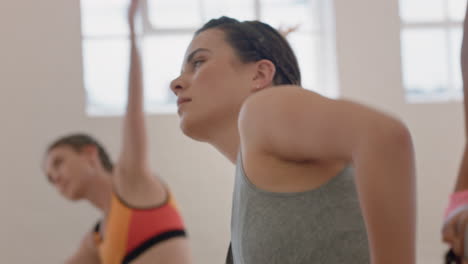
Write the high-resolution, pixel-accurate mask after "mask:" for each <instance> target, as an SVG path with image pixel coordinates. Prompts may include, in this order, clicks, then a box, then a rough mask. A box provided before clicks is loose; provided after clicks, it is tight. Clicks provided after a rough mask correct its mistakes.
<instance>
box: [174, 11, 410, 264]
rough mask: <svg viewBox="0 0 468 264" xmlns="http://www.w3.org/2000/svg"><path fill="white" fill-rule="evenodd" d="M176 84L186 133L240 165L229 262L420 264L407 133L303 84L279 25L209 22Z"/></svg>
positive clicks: (384, 117) (393, 121)
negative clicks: (303, 86) (319, 93)
mask: <svg viewBox="0 0 468 264" xmlns="http://www.w3.org/2000/svg"><path fill="white" fill-rule="evenodd" d="M171 89H172V91H173V92H174V93H175V94H176V95H177V97H178V101H177V103H178V114H179V116H180V127H181V129H182V131H183V132H184V133H185V134H186V135H187V136H189V137H191V138H193V139H195V140H198V141H204V142H208V143H209V144H211V145H213V146H214V147H215V148H216V149H218V150H219V151H220V152H221V153H222V154H223V155H224V156H225V157H226V158H227V159H229V160H230V161H231V162H232V163H234V164H236V174H235V188H234V196H233V208H232V222H231V248H230V251H229V255H228V259H227V262H228V263H236V264H238V263H242V264H263V263H268V264H270V263H281V264H283V263H288V264H289V263H347V264H352V263H356V264H357V263H359V264H362V263H370V262H372V263H374V264H384V263H388V264H395V263H398V264H413V263H415V172H414V156H413V147H412V141H411V136H410V133H409V132H408V130H407V128H406V127H405V126H404V125H403V124H402V123H401V122H400V121H398V120H396V119H395V118H393V117H390V116H389V115H387V114H384V113H382V112H379V111H377V110H374V109H371V108H369V107H366V106H363V105H360V104H357V103H354V102H350V101H346V100H332V99H329V98H325V97H323V96H320V95H318V94H316V93H314V92H311V91H308V90H306V89H303V88H302V87H301V74H300V71H299V67H298V63H297V60H296V57H295V55H294V53H293V51H292V49H291V47H290V46H289V44H288V43H287V41H286V40H285V39H284V37H283V36H281V34H280V33H278V31H276V30H275V29H273V28H272V27H270V26H268V25H267V24H264V23H261V22H258V21H246V22H239V21H237V20H235V19H231V18H227V17H221V18H219V19H214V20H211V21H209V22H208V23H207V24H205V25H204V26H203V27H202V28H201V29H200V30H198V31H197V32H196V34H195V36H194V38H193V40H192V42H191V43H190V45H189V47H188V49H187V52H186V55H185V59H184V64H183V66H182V71H181V74H180V76H179V77H177V78H176V79H175V80H174V81H173V82H172V83H171Z"/></svg>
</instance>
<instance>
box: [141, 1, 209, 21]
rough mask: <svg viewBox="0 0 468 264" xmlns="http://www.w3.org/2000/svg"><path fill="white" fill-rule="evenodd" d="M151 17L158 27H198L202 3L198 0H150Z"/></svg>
mask: <svg viewBox="0 0 468 264" xmlns="http://www.w3.org/2000/svg"><path fill="white" fill-rule="evenodd" d="M148 8H149V17H150V20H151V22H152V23H153V25H154V26H155V27H156V28H198V27H199V26H201V22H202V21H201V12H200V11H201V10H200V3H199V1H196V0H148Z"/></svg>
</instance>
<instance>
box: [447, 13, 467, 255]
mask: <svg viewBox="0 0 468 264" xmlns="http://www.w3.org/2000/svg"><path fill="white" fill-rule="evenodd" d="M461 70H462V79H463V94H464V114H465V150H464V154H463V157H462V161H461V165H460V169H459V172H458V178H457V182H456V185H455V192H456V193H459V194H460V193H461V192H466V191H468V145H467V142H466V139H468V8H467V9H466V14H465V21H464V23H463V40H462V49H461ZM460 206H462V207H465V206H466V207H467V208H468V203H467V204H466V205H460ZM467 208H465V209H467ZM453 209H455V207H454V208H453ZM457 211H458V213H451V214H450V213H449V214H448V216H449V217H450V218H449V219H445V221H444V226H443V229H442V236H443V240H444V241H445V242H446V243H448V244H449V245H450V247H451V248H452V249H453V250H454V252H455V254H456V255H458V256H464V255H467V254H468V252H464V248H465V245H464V244H465V243H464V241H465V230H466V226H467V225H468V210H462V211H459V210H457ZM464 263H468V262H464Z"/></svg>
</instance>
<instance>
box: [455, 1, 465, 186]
mask: <svg viewBox="0 0 468 264" xmlns="http://www.w3.org/2000/svg"><path fill="white" fill-rule="evenodd" d="M467 18H468V8H467V9H466V14H465V21H464V23H463V41H462V49H461V70H462V79H463V99H464V100H463V101H464V110H465V111H464V114H465V153H464V155H463V160H462V163H461V166H460V171H459V174H458V179H457V184H456V186H455V191H462V190H468V147H467V145H466V144H467V142H466V141H467V140H466V139H467V138H468V19H467Z"/></svg>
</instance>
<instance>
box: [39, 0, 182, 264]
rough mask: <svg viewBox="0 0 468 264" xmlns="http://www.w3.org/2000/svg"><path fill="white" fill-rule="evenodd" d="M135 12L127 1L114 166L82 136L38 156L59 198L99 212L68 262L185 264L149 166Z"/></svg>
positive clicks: (178, 232)
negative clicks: (124, 84)
mask: <svg viewBox="0 0 468 264" xmlns="http://www.w3.org/2000/svg"><path fill="white" fill-rule="evenodd" d="M137 8H138V0H132V3H131V6H130V8H129V25H130V39H131V56H130V59H131V66H130V76H129V87H128V103H127V110H126V114H125V120H124V127H123V142H122V143H123V145H122V149H121V152H120V156H119V159H118V161H117V163H116V164H115V166H114V165H113V164H112V162H111V161H110V159H109V157H108V155H107V154H106V153H105V151H104V149H103V148H102V147H101V146H100V144H99V143H98V142H97V141H96V140H94V139H93V138H91V137H90V136H88V135H84V134H76V135H69V136H66V137H63V138H61V139H59V140H57V141H56V142H54V143H53V144H52V145H51V146H50V147H49V149H48V150H47V153H46V160H45V171H46V173H47V176H48V178H49V180H50V181H51V182H52V184H53V185H54V186H55V187H56V188H57V189H58V190H59V191H60V193H61V194H62V195H63V196H64V197H65V198H68V199H70V200H81V199H85V200H88V201H90V202H91V203H92V204H93V205H94V206H95V207H97V208H98V209H99V210H100V211H102V213H103V219H102V220H101V221H100V222H99V224H98V225H97V226H96V228H95V229H94V230H92V231H91V232H89V233H87V234H86V235H85V237H84V239H83V241H82V243H81V245H80V248H79V249H78V251H77V252H76V253H75V254H74V255H73V256H72V257H71V258H70V259H69V260H68V261H67V263H69V264H93V263H95V264H98V263H102V264H121V263H135V264H136V263H138V264H147V263H171V264H187V263H191V257H190V252H189V246H188V240H187V238H186V235H185V228H184V223H183V221H182V217H181V215H180V214H179V212H178V210H177V207H176V205H175V202H174V199H173V198H172V196H171V194H170V193H169V190H168V188H167V187H166V186H165V185H164V184H163V183H162V181H161V179H160V178H159V177H158V176H157V175H154V174H153V173H152V172H151V169H150V165H149V160H148V150H147V136H146V129H145V121H144V111H143V100H142V97H143V89H142V72H141V61H140V55H139V50H138V46H137V37H136V35H135V30H134V29H135V25H134V20H135V15H136V12H137Z"/></svg>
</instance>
